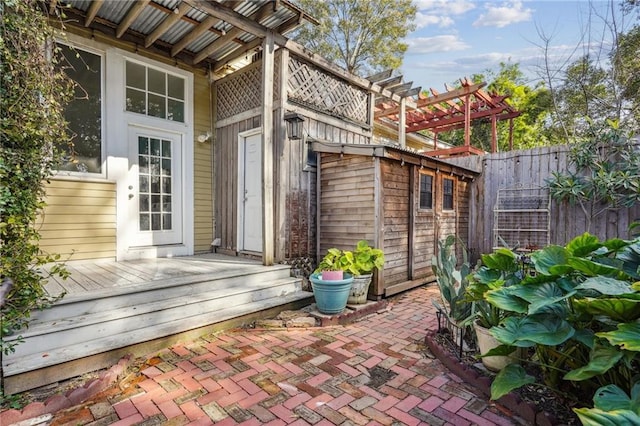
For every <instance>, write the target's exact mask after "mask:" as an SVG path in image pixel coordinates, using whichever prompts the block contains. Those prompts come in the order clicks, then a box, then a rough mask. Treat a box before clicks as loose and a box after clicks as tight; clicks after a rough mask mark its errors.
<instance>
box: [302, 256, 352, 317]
mask: <svg viewBox="0 0 640 426" xmlns="http://www.w3.org/2000/svg"><path fill="white" fill-rule="evenodd" d="M352 265H353V253H352V252H350V251H342V250H340V249H337V248H330V249H329V250H327V253H326V254H325V256H324V257H323V258H322V260H321V261H320V263H319V264H318V267H317V268H316V270H315V271H314V272H313V274H311V276H310V277H309V281H311V288H312V289H313V296H314V298H315V299H316V308H317V309H318V311H320V313H323V314H337V313H340V312H342V311H343V310H344V308H345V307H346V306H347V299H348V297H349V292H350V290H351V284H352V283H353V274H351V273H346V274H345V271H349V269H350V268H351V266H352Z"/></svg>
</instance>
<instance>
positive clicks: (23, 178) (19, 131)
mask: <svg viewBox="0 0 640 426" xmlns="http://www.w3.org/2000/svg"><path fill="white" fill-rule="evenodd" d="M41 7H46V5H44V4H43V3H41V2H36V1H34V0H5V1H4V2H2V3H0V18H1V24H0V25H1V27H0V80H1V85H0V139H1V143H0V240H1V241H2V244H0V276H1V277H8V278H10V279H11V280H12V281H13V283H14V285H13V288H12V290H11V291H10V292H9V293H8V295H7V299H6V301H5V304H4V306H2V308H1V314H2V322H1V327H0V351H1V353H3V354H8V353H10V352H11V351H13V350H14V346H15V345H16V344H17V343H16V342H19V341H20V339H19V337H18V339H17V340H12V341H10V342H9V341H7V340H6V339H5V338H6V336H8V335H10V334H13V333H18V332H19V331H20V330H21V329H23V328H25V327H27V326H28V323H29V318H30V312H31V311H32V310H34V309H42V308H45V307H47V306H49V304H50V303H51V302H52V301H53V300H54V299H52V298H51V297H50V296H49V295H47V294H46V292H45V291H44V289H43V283H44V280H45V279H46V278H47V274H48V273H52V274H59V275H61V276H66V274H67V273H66V271H65V270H64V268H63V267H61V266H60V265H57V266H54V267H53V268H52V269H50V271H49V272H45V271H44V269H43V265H44V264H46V263H50V262H54V261H56V260H57V259H58V256H53V255H48V254H46V253H43V252H42V251H41V250H40V249H39V247H38V240H39V238H40V236H39V234H38V231H37V229H36V228H35V221H36V217H37V215H38V213H39V212H40V211H41V210H42V208H43V207H44V202H43V196H44V183H45V182H46V181H47V179H48V178H49V177H50V176H51V175H52V174H53V170H54V168H55V166H56V164H57V159H58V158H59V150H58V149H59V147H60V146H62V145H64V141H67V140H68V138H67V135H66V132H65V120H64V115H63V111H64V110H63V108H64V104H65V102H66V101H67V99H68V98H69V95H70V93H71V90H70V89H71V85H70V82H69V81H68V80H67V79H66V77H65V76H64V74H63V73H61V72H59V71H56V69H55V63H54V62H55V61H52V60H50V59H49V58H48V52H47V49H48V47H50V45H51V43H50V41H51V40H52V39H53V36H54V30H53V29H52V28H51V27H50V26H49V25H48V22H47V18H46V16H45V14H44V12H43V10H42V9H41Z"/></svg>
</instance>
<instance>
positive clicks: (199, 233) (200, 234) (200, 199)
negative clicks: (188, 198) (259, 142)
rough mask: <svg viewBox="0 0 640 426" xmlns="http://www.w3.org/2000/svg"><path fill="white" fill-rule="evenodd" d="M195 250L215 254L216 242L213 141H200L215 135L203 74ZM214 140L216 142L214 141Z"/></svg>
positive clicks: (197, 82) (198, 81)
mask: <svg viewBox="0 0 640 426" xmlns="http://www.w3.org/2000/svg"><path fill="white" fill-rule="evenodd" d="M193 92H194V116H195V117H194V129H193V135H194V138H195V140H194V141H193V144H194V150H193V151H194V153H193V156H194V159H193V161H194V164H193V174H194V188H193V192H194V197H193V198H194V200H193V203H194V206H193V208H194V250H195V252H196V253H203V252H208V251H211V242H212V241H213V204H212V203H213V188H212V183H211V179H212V175H211V150H212V147H213V143H214V142H213V140H211V139H210V140H209V141H207V142H204V143H201V142H198V141H197V138H198V136H199V135H201V134H206V133H207V132H211V129H212V125H211V124H212V123H211V107H212V105H211V101H210V97H209V94H210V92H209V81H208V79H207V76H206V75H204V74H203V73H202V72H197V73H196V74H195V75H194V91H193ZM212 139H213V138H212Z"/></svg>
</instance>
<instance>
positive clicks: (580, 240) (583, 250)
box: [566, 232, 602, 256]
mask: <svg viewBox="0 0 640 426" xmlns="http://www.w3.org/2000/svg"><path fill="white" fill-rule="evenodd" d="M600 247H602V243H600V241H599V240H598V237H596V236H595V235H591V234H589V233H587V232H585V233H584V234H582V235H580V236H578V237H576V238H574V239H573V240H571V241H569V244H567V245H566V249H567V250H568V251H569V253H571V254H572V255H574V256H586V255H587V254H589V253H591V252H593V251H595V250H597V249H599V248H600Z"/></svg>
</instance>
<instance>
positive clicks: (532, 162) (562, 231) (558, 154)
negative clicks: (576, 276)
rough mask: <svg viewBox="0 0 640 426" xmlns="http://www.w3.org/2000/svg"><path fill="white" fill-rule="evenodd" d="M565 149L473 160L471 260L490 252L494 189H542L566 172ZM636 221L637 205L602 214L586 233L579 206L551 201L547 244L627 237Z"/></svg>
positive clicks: (494, 202) (561, 146) (522, 152)
mask: <svg viewBox="0 0 640 426" xmlns="http://www.w3.org/2000/svg"><path fill="white" fill-rule="evenodd" d="M569 149H570V148H569V146H567V145H559V146H551V147H542V148H535V149H531V150H519V151H510V152H503V153H497V154H490V155H486V156H484V157H482V158H481V159H479V160H477V161H480V162H481V164H482V166H481V167H480V168H481V169H482V175H481V176H480V177H479V178H476V179H475V181H474V182H473V184H472V185H473V191H472V192H473V202H472V205H471V207H470V213H471V222H470V227H471V228H470V230H469V232H470V237H471V239H470V241H469V247H470V249H471V251H472V254H473V256H474V259H477V258H478V257H479V256H480V255H481V254H482V253H490V252H491V251H492V246H493V227H494V217H493V216H494V215H493V210H494V207H495V204H496V200H497V195H498V190H499V189H501V188H514V187H518V186H536V185H537V186H541V187H544V186H546V182H545V181H546V180H547V179H548V178H550V177H551V174H552V173H553V172H555V171H561V172H563V171H566V170H567V165H568V158H567V154H568V151H569ZM451 162H456V160H452V161H451ZM456 164H457V162H456ZM637 220H640V205H636V206H634V207H631V208H626V209H620V210H617V211H610V212H607V213H605V214H602V215H600V216H598V217H596V218H595V219H593V221H592V224H591V229H590V230H588V229H587V221H586V220H585V215H584V214H583V213H582V211H581V209H580V207H579V206H577V205H576V206H572V205H570V204H568V203H566V202H558V201H556V200H553V199H552V200H551V212H550V224H551V225H550V241H551V244H558V245H565V244H566V243H568V242H569V241H570V240H571V239H573V238H574V237H576V236H578V235H581V234H582V233H584V232H586V231H589V232H590V233H592V234H594V235H596V236H598V237H599V238H601V239H608V238H615V237H621V238H627V237H628V236H629V234H628V226H629V224H630V223H632V222H633V221H637Z"/></svg>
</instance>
